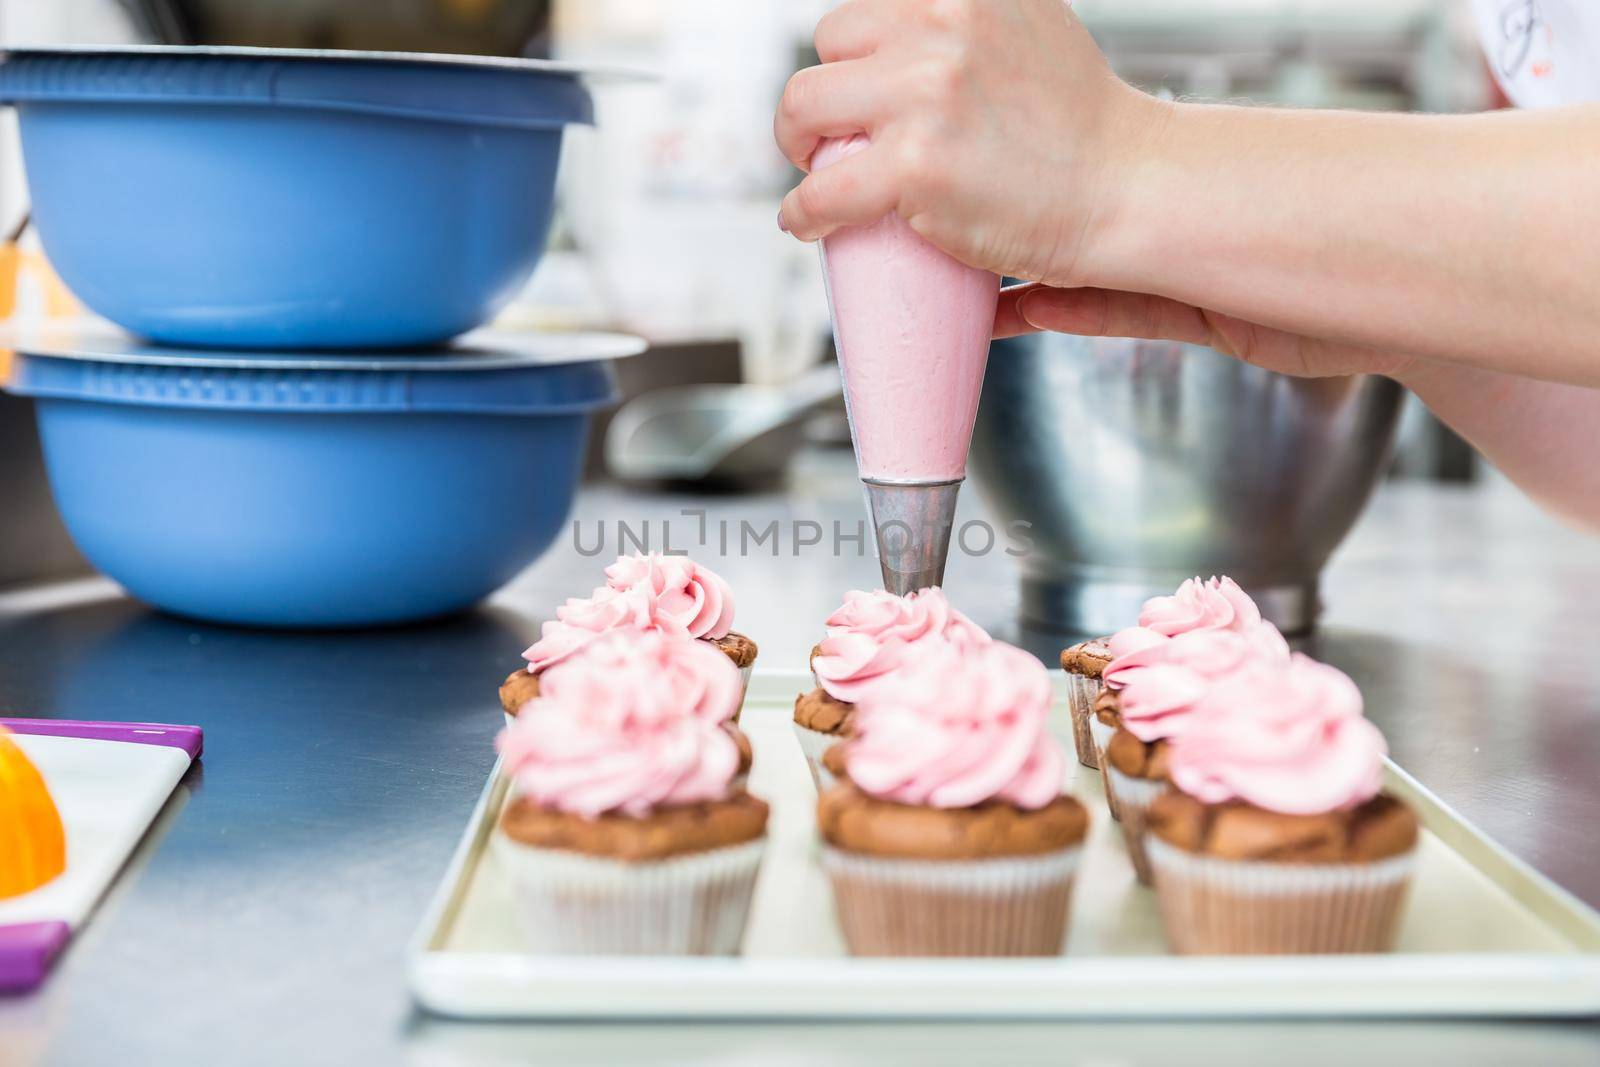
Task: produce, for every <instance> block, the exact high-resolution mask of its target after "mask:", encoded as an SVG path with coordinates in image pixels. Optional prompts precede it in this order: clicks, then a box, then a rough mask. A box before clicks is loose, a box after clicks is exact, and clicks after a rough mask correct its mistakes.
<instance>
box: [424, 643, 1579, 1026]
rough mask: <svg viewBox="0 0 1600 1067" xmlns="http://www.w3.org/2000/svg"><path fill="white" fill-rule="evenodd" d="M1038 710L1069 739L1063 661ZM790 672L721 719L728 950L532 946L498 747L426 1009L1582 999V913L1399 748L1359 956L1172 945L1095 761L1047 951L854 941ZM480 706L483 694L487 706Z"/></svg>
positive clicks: (450, 882)
mask: <svg viewBox="0 0 1600 1067" xmlns="http://www.w3.org/2000/svg"><path fill="white" fill-rule="evenodd" d="M1054 681H1055V683H1056V701H1055V704H1054V707H1055V708H1056V718H1055V721H1054V722H1053V724H1052V725H1053V728H1054V729H1055V730H1056V732H1057V733H1058V735H1059V736H1061V737H1062V739H1063V741H1064V742H1065V743H1066V745H1067V747H1068V749H1069V751H1070V748H1071V740H1070V737H1069V736H1068V735H1069V733H1070V727H1069V725H1068V723H1067V721H1066V697H1065V678H1064V677H1063V676H1060V675H1059V674H1057V675H1056V677H1055V679H1054ZM811 684H812V682H811V676H810V675H809V674H807V673H802V672H763V671H758V672H757V673H756V674H755V676H754V677H753V678H752V680H751V685H750V692H749V695H748V698H747V699H746V702H745V707H744V712H743V715H742V717H741V719H740V725H741V726H742V727H743V728H744V730H745V731H746V732H747V733H748V734H749V735H750V739H751V742H752V743H753V745H754V747H755V766H754V769H753V772H752V774H751V778H750V788H751V791H752V792H754V793H756V794H757V795H759V796H761V797H764V798H766V799H767V800H768V801H769V802H771V804H772V821H771V823H770V825H769V829H768V833H769V845H768V852H767V857H766V861H765V866H764V867H763V869H762V873H761V878H760V881H759V883H758V885H757V887H756V897H755V901H754V903H753V905H752V910H751V916H750V925H749V929H748V930H747V932H746V936H745V945H744V955H743V956H741V957H738V958H724V959H707V958H668V957H579V956H555V955H540V954H538V953H537V951H536V947H535V946H529V945H526V944H525V943H524V939H523V937H522V935H521V933H520V931H519V929H518V928H517V926H516V925H515V921H514V918H513V915H512V912H511V907H510V887H509V885H508V883H507V881H506V878H505V874H504V872H503V871H502V870H501V868H500V867H499V865H498V864H497V863H496V861H495V859H494V856H493V855H492V853H491V852H490V851H489V850H488V849H487V848H486V847H485V845H486V843H487V841H488V837H489V833H490V831H491V830H492V828H493V826H494V822H495V818H496V816H497V815H498V814H499V812H500V809H501V807H502V805H503V804H504V803H505V798H506V789H507V782H506V779H505V778H504V777H502V775H501V774H500V773H499V771H500V769H499V766H498V764H497V765H496V766H495V769H494V771H493V772H492V773H491V775H490V777H489V783H488V785H487V786H486V787H485V789H484V792H483V795H482V797H481V798H480V799H479V801H478V806H477V808H476V810H475V811H474V813H473V816H472V821H471V823H470V824H469V826H468V827H467V832H466V835H465V836H464V837H463V838H462V841H461V844H460V846H459V847H458V849H457V850H456V854H455V857H454V859H453V860H452V861H451V864H450V869H449V871H448V872H447V873H446V875H445V878H444V882H443V884H442V885H441V886H440V888H439V891H438V894H437V895H436V897H435V898H434V901H433V903H432V905H431V906H430V907H429V909H428V912H427V914H426V916H425V917H424V919H423V921H422V925H421V927H420V928H419V930H418V931H417V933H416V935H415V937H414V938H413V940H412V943H411V946H410V950H409V953H408V972H409V973H408V978H409V983H410V986H411V991H412V993H413V995H414V996H415V997H416V999H417V1001H418V1002H419V1003H420V1004H421V1005H422V1006H423V1007H425V1008H427V1009H428V1010H430V1011H433V1012H437V1013H440V1014H443V1015H449V1016H455V1017H461V1018H500V1019H507V1018H525V1019H555V1018H597V1017H612V1018H739V1017H761V1018H777V1017H787V1018H844V1017H858V1018H859V1017H878V1018H889V1017H901V1018H906V1017H918V1016H927V1017H940V1018H949V1017H957V1016H959V1017H968V1018H971V1017H982V1016H1003V1017H1013V1018H1015V1017H1027V1016H1032V1017H1057V1018H1069V1017H1090V1016H1095V1017H1137V1016H1164V1017H1173V1016H1239V1017H1243V1016H1255V1017H1283V1016H1334V1015H1336V1016H1374V1017H1376V1016H1454V1015H1485V1014H1492V1015H1499V1016H1591V1015H1600V916H1597V915H1596V914H1595V912H1593V911H1591V910H1590V909H1588V908H1586V907H1585V906H1584V905H1583V904H1582V903H1580V902H1579V901H1578V900H1576V899H1575V898H1574V897H1572V896H1571V895H1570V894H1568V893H1566V892H1565V891H1564V890H1562V889H1560V888H1559V887H1558V886H1556V885H1554V884H1553V883H1552V882H1550V881H1549V880H1548V879H1546V878H1544V877H1543V876H1542V875H1540V874H1538V873H1537V872H1536V871H1534V870H1533V869H1532V868H1530V867H1528V866H1527V865H1526V864H1524V863H1523V862H1522V861H1520V860H1518V859H1516V858H1515V857H1513V856H1512V855H1510V854H1509V853H1508V852H1506V851H1505V850H1504V849H1502V848H1501V847H1499V846H1498V845H1496V844H1495V843H1494V842H1492V841H1490V840H1489V839H1488V838H1486V837H1485V836H1484V835H1483V834H1482V833H1480V832H1479V831H1478V830H1476V829H1475V828H1474V827H1472V826H1471V825H1470V824H1469V823H1467V822H1466V821H1465V820H1464V819H1462V818H1461V816H1460V815H1458V814H1457V813H1456V812H1454V811H1452V810H1451V809H1450V808H1449V807H1447V806H1446V805H1444V804H1443V803H1442V802H1440V801H1439V799H1438V798H1436V797H1435V796H1433V795H1432V794H1431V793H1429V792H1428V791H1427V790H1426V789H1424V788H1423V787H1422V786H1421V785H1420V784H1419V783H1418V782H1417V781H1416V780H1415V779H1413V778H1411V777H1410V776H1409V775H1407V774H1406V773H1405V772H1404V771H1402V770H1400V769H1399V768H1398V767H1396V766H1394V765H1393V764H1390V765H1389V767H1388V772H1387V773H1388V781H1387V786H1388V788H1389V789H1391V790H1393V791H1394V792H1395V793H1397V794H1398V795H1400V796H1401V797H1403V798H1404V799H1406V800H1407V801H1408V802H1410V803H1411V804H1412V805H1413V807H1415V809H1416V810H1417V814H1418V815H1419V816H1420V818H1421V820H1422V824H1423V827H1424V833H1423V838H1422V843H1421V846H1420V852H1419V863H1418V871H1417V878H1416V882H1415V884H1414V885H1413V887H1412V892H1411V896H1410V900H1409V903H1408V905H1407V911H1406V915H1405V918H1404V920H1403V922H1402V927H1401V931H1400V939H1399V945H1398V947H1397V950H1396V951H1395V952H1393V953H1389V954H1384V955H1373V956H1280V957H1243V956H1234V957H1220V956H1209V957H1206V956H1193V957H1177V956H1172V955H1169V954H1167V952H1166V948H1165V945H1164V943H1163V941H1162V938H1161V928H1160V922H1159V918H1158V915H1157V911H1156V904H1155V896H1154V894H1153V893H1152V892H1151V891H1150V890H1148V889H1144V888H1141V887H1140V886H1139V885H1138V884H1137V883H1136V882H1135V880H1134V877H1133V870H1132V867H1131V866H1130V865H1129V862H1128V857H1127V853H1126V850H1125V848H1124V846H1123V841H1122V834H1121V831H1120V829H1119V828H1118V827H1117V826H1116V824H1114V823H1113V822H1112V821H1111V819H1110V817H1109V816H1108V815H1107V814H1106V809H1105V802H1104V800H1103V799H1102V794H1101V792H1100V776H1099V775H1098V774H1097V773H1095V772H1094V771H1090V770H1086V769H1084V768H1081V767H1078V766H1077V764H1076V761H1073V768H1074V774H1073V777H1072V781H1071V785H1070V788H1071V790H1072V791H1073V792H1074V793H1076V795H1077V796H1078V797H1079V798H1080V799H1082V800H1083V802H1084V803H1085V804H1086V805H1088V807H1089V810H1090V813H1091V816H1092V818H1093V825H1092V829H1091V832H1090V835H1089V840H1088V842H1087V844H1086V848H1085V856H1084V862H1083V865H1082V867H1081V869H1080V871H1079V875H1078V882H1077V887H1076V889H1075V890H1074V894H1073V914H1072V926H1071V933H1070V937H1069V939H1068V947H1067V952H1066V953H1065V955H1063V956H1061V957H1059V958H1051V959H998V958H997V959H980V960H971V959H963V960H955V959H915V960H885V959H852V958H850V957H849V956H847V955H846V954H845V952H844V947H843V944H842V942H841V941H840V939H839V935H838V933H837V930H836V928H835V925H834V920H833V915H832V902H831V899H830V896H829V891H828V884H827V880H826V878H825V877H824V875H823V874H822V872H821V871H820V870H819V868H818V865H817V863H816V851H817V844H816V833H815V827H814V823H813V808H814V805H815V797H816V793H815V790H814V789H813V787H812V784H811V777H810V774H809V772H808V771H807V769H806V765H805V759H804V757H803V756H802V755H801V754H800V748H799V744H798V742H797V741H796V740H795V738H794V735H793V733H792V731H791V729H790V725H789V723H790V715H791V712H792V710H793V706H794V698H795V695H796V693H798V692H800V691H801V690H802V689H807V688H810V686H811ZM493 713H494V709H493V708H492V707H486V708H485V710H484V714H485V715H491V714H493Z"/></svg>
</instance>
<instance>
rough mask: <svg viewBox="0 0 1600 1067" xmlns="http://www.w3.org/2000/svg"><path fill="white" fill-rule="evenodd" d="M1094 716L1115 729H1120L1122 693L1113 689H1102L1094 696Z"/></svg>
mask: <svg viewBox="0 0 1600 1067" xmlns="http://www.w3.org/2000/svg"><path fill="white" fill-rule="evenodd" d="M1094 717H1095V718H1097V719H1099V720H1100V721H1101V722H1103V723H1105V724H1106V725H1107V726H1112V727H1115V728H1117V729H1119V730H1120V729H1122V695H1121V693H1120V692H1119V691H1118V690H1115V689H1102V690H1100V695H1099V696H1097V697H1095V698H1094Z"/></svg>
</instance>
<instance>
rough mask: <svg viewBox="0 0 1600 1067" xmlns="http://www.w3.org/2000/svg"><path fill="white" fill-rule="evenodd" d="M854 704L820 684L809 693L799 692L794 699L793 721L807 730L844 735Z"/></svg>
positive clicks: (846, 733) (846, 732) (854, 707)
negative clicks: (834, 695) (830, 692)
mask: <svg viewBox="0 0 1600 1067" xmlns="http://www.w3.org/2000/svg"><path fill="white" fill-rule="evenodd" d="M855 710H856V706H855V705H854V704H850V703H847V702H845V701H843V700H839V699H836V698H835V697H833V696H830V695H829V694H828V691H827V690H826V689H824V688H822V687H821V686H820V685H819V686H817V687H816V688H815V689H813V690H811V692H809V693H801V694H800V695H799V696H798V697H795V701H794V722H795V725H796V726H803V727H805V728H806V729H807V730H815V731H817V732H818V733H823V734H838V735H839V736H840V737H845V736H847V735H848V734H849V732H850V716H851V714H852V713H853V712H854V711H855Z"/></svg>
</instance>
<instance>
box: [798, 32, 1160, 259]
mask: <svg viewBox="0 0 1600 1067" xmlns="http://www.w3.org/2000/svg"><path fill="white" fill-rule="evenodd" d="M816 46H817V53H818V55H819V56H820V57H821V58H822V60H823V62H822V64H821V65H820V66H816V67H811V68H808V69H806V70H802V71H800V72H799V73H797V74H796V75H795V76H794V77H793V78H791V79H790V80H789V84H788V87H787V88H786V89H785V90H784V94H783V99H782V101H781V102H780V104H779V107H778V114H777V118H776V120H775V122H774V134H775V136H776V138H777V141H778V145H779V147H780V148H782V149H783V152H784V154H785V155H786V156H787V157H788V158H789V159H790V160H791V161H793V162H794V164H795V165H796V166H798V167H800V168H801V169H808V168H809V165H810V160H811V155H812V153H813V152H814V151H815V149H816V147H817V144H818V143H819V141H820V140H821V139H822V138H825V137H839V136H847V135H849V134H852V133H857V132H865V133H866V134H867V135H868V136H869V137H870V138H871V145H870V147H868V148H867V149H866V150H865V151H862V152H859V153H857V154H856V155H854V156H852V157H850V158H848V159H845V160H842V161H840V162H838V163H835V164H833V165H832V166H829V167H826V168H824V169H823V170H820V171H818V172H816V173H814V174H811V175H809V176H808V177H807V178H806V179H805V180H804V181H802V182H801V183H800V184H799V185H798V186H797V187H796V188H795V189H794V190H793V191H791V192H790V193H789V195H788V196H787V197H785V198H784V201H783V208H782V211H781V212H780V214H779V219H780V224H781V225H783V226H784V228H786V229H787V230H788V231H789V232H790V233H792V234H794V235H795V236H797V237H799V238H801V239H802V240H807V241H811V240H816V239H817V238H819V237H822V236H825V235H826V234H828V233H830V232H832V231H833V230H834V229H836V228H838V227H840V226H846V225H856V224H861V223H866V222H871V221H873V220H874V219H877V218H880V217H882V216H883V215H885V214H887V213H889V212H898V213H899V214H900V215H901V216H902V217H904V218H905V219H906V220H907V221H908V222H909V223H910V224H911V226H912V227H913V228H914V229H915V230H916V231H917V232H918V233H920V234H921V235H922V236H924V237H926V238H927V239H928V240H929V241H932V242H933V243H934V244H936V245H938V246H939V247H941V248H943V249H944V250H945V251H947V252H949V253H950V254H951V255H953V256H955V257H956V258H957V259H960V260H962V261H964V262H966V263H969V264H971V265H973V266H977V267H983V268H986V269H988V270H992V271H994V272H996V273H998V274H1010V275H1013V276H1016V277H1021V278H1028V279H1035V280H1041V281H1047V282H1052V283H1055V284H1058V285H1065V284H1072V283H1073V282H1074V280H1075V279H1082V278H1084V277H1086V276H1087V274H1086V262H1085V261H1086V258H1087V257H1089V256H1092V254H1093V247H1094V240H1095V236H1096V234H1097V232H1098V231H1099V229H1100V228H1101V227H1102V226H1103V225H1105V224H1106V223H1107V220H1108V219H1109V218H1110V217H1111V216H1113V215H1114V214H1115V212H1116V203H1115V194H1116V193H1117V191H1118V189H1119V188H1121V186H1122V178H1123V173H1122V172H1123V170H1124V169H1125V167H1126V166H1128V165H1131V162H1132V161H1133V160H1134V159H1135V158H1136V155H1137V152H1138V149H1139V147H1140V146H1141V145H1142V144H1143V143H1144V141H1145V140H1147V139H1148V138H1149V137H1150V136H1152V135H1153V133H1154V132H1155V131H1156V130H1158V129H1159V126H1160V124H1161V120H1162V117H1163V116H1164V114H1165V112H1166V107H1167V105H1164V104H1161V103H1159V102H1158V101H1155V100H1153V99H1152V98H1150V97H1147V96H1145V95H1143V94H1141V93H1139V92H1137V91H1136V90H1134V89H1132V88H1131V87H1129V86H1128V85H1126V84H1125V83H1123V82H1121V81H1119V80H1118V79H1117V78H1116V77H1115V76H1114V75H1113V74H1112V73H1111V70H1110V68H1109V67H1108V66H1107V65H1106V62H1105V59H1104V57H1102V56H1101V54H1100V51H1099V49H1098V48H1096V46H1095V44H1094V41H1093V40H1092V39H1091V38H1090V37H1089V34H1088V32H1087V31H1086V30H1085V29H1084V28H1083V26H1082V24H1081V23H1080V22H1079V21H1078V19H1077V17H1076V16H1075V15H1074V14H1073V13H1072V9H1071V8H1070V7H1069V6H1067V4H1066V3H1065V2H1063V0H1005V2H1001V0H850V2H848V3H845V4H843V5H841V6H840V7H838V8H836V9H834V10H833V11H832V12H830V13H829V14H828V15H827V16H826V17H824V18H823V20H822V21H821V22H820V23H819V24H818V25H817V31H816Z"/></svg>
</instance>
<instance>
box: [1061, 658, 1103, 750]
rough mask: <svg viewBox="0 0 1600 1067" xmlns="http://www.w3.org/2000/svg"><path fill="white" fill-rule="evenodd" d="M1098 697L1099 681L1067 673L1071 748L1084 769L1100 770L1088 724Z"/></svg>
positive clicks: (1092, 735)
mask: <svg viewBox="0 0 1600 1067" xmlns="http://www.w3.org/2000/svg"><path fill="white" fill-rule="evenodd" d="M1099 695H1100V679H1098V678H1090V677H1089V676H1088V675H1086V674H1073V673H1071V672H1070V671H1069V672H1068V673H1067V711H1068V712H1069V713H1070V714H1071V715H1072V746H1073V748H1075V749H1076V750H1077V753H1078V762H1079V763H1081V764H1083V765H1084V766H1085V767H1093V768H1095V769H1096V770H1098V769H1099V768H1100V758H1099V756H1098V755H1096V753H1095V747H1094V734H1092V733H1091V732H1090V731H1089V723H1090V721H1091V720H1092V719H1093V718H1094V702H1095V698H1097V697H1098V696H1099Z"/></svg>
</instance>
